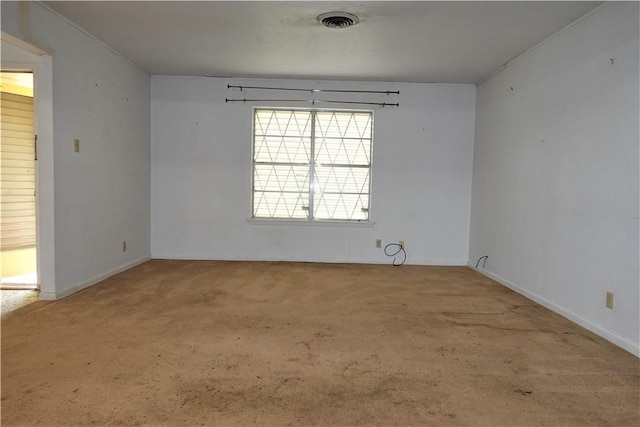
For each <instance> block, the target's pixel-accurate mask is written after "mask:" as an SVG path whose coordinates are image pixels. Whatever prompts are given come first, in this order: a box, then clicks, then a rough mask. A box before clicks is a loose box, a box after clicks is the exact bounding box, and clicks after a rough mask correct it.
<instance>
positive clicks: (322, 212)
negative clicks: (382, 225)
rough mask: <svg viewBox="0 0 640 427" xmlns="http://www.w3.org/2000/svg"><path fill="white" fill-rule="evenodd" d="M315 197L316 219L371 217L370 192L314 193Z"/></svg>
mask: <svg viewBox="0 0 640 427" xmlns="http://www.w3.org/2000/svg"><path fill="white" fill-rule="evenodd" d="M314 198H315V218H316V219H343V220H367V219H369V212H368V207H369V195H368V194H330V193H314ZM363 209H364V210H363Z"/></svg>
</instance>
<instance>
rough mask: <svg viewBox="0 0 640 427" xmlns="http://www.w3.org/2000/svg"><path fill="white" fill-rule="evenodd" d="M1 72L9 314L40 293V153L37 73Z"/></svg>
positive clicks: (0, 216)
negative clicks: (38, 188) (36, 100)
mask: <svg viewBox="0 0 640 427" xmlns="http://www.w3.org/2000/svg"><path fill="white" fill-rule="evenodd" d="M0 76H1V78H0V92H1V94H0V96H1V102H2V108H1V109H0V124H1V129H2V134H1V138H0V141H1V142H0V160H1V162H0V172H1V173H0V192H1V193H0V194H1V196H2V200H1V203H0V221H1V226H2V227H1V233H0V249H1V251H0V256H1V262H0V276H1V278H0V289H2V313H3V315H4V314H5V313H6V312H8V311H12V310H14V309H15V308H18V307H20V306H22V305H24V304H27V303H29V302H31V301H34V300H35V299H36V297H37V295H36V293H37V290H38V273H37V254H36V245H37V241H36V238H37V232H36V226H37V221H36V190H37V188H36V161H37V156H36V135H35V131H34V128H35V126H34V90H33V86H34V84H33V73H32V72H30V71H13V70H11V71H5V70H2V72H1V75H0Z"/></svg>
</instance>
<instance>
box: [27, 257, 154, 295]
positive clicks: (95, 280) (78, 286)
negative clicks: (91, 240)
mask: <svg viewBox="0 0 640 427" xmlns="http://www.w3.org/2000/svg"><path fill="white" fill-rule="evenodd" d="M150 259H151V257H149V256H143V257H141V258H138V259H135V260H133V261H131V262H128V263H126V264H123V265H121V266H119V267H116V268H113V269H111V270H109V271H107V272H106V273H102V274H99V275H97V276H95V277H92V278H91V279H89V280H85V281H84V282H80V283H76V284H75V285H71V286H68V287H66V288H64V289H62V290H59V291H58V290H56V292H40V295H39V298H40V299H41V300H45V301H51V300H58V299H61V298H64V297H67V296H69V295H71V294H73V293H76V292H78V291H81V290H82V289H85V288H88V287H90V286H93V285H95V284H96V283H99V282H101V281H103V280H105V279H108V278H109V277H111V276H115V275H116V274H118V273H122V272H123V271H126V270H129V269H131V268H133V267H135V266H137V265H140V264H142V263H144V262H147V261H149V260H150Z"/></svg>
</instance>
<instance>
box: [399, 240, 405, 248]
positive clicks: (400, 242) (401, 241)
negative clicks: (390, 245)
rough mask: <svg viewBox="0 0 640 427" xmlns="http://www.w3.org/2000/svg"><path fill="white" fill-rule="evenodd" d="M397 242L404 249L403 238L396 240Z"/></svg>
mask: <svg viewBox="0 0 640 427" xmlns="http://www.w3.org/2000/svg"><path fill="white" fill-rule="evenodd" d="M398 244H399V245H400V247H401V248H402V249H404V240H400V241H399V242H398Z"/></svg>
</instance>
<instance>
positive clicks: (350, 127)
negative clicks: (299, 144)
mask: <svg viewBox="0 0 640 427" xmlns="http://www.w3.org/2000/svg"><path fill="white" fill-rule="evenodd" d="M315 161H316V162H317V163H321V164H343V165H370V164H371V113H349V112H326V111H325V112H318V113H317V115H316V158H315Z"/></svg>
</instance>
